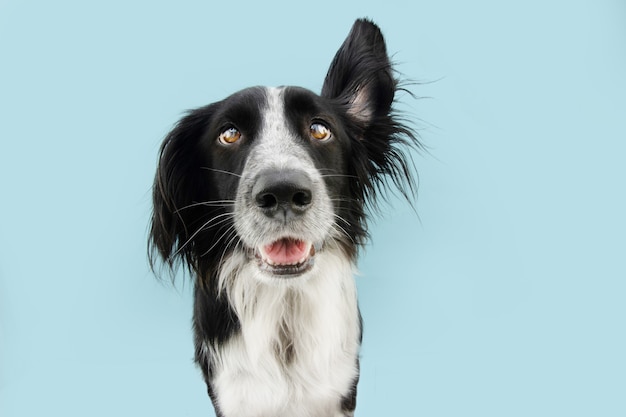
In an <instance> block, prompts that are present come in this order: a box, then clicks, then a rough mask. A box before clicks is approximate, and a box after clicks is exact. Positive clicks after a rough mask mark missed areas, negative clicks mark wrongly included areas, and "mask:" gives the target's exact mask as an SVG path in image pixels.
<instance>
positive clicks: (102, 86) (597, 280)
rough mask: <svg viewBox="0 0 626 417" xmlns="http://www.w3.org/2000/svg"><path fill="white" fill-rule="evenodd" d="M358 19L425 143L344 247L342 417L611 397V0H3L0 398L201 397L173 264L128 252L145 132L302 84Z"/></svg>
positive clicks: (608, 402)
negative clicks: (346, 362) (354, 402)
mask: <svg viewBox="0 0 626 417" xmlns="http://www.w3.org/2000/svg"><path fill="white" fill-rule="evenodd" d="M362 16H368V17H370V18H372V19H374V20H375V21H376V22H377V23H379V24H380V26H381V27H382V29H383V31H384V33H385V35H386V37H387V40H388V46H389V50H390V51H391V52H393V53H395V60H396V61H397V62H398V63H399V65H398V69H399V70H400V71H401V72H402V73H404V74H406V75H407V76H409V77H411V78H413V79H415V80H417V81H423V82H427V83H426V84H424V85H421V86H418V87H416V88H415V89H414V92H415V93H416V94H417V95H419V96H424V97H429V98H424V99H421V100H411V99H408V98H406V97H405V100H403V103H404V104H403V108H404V109H405V110H407V111H409V112H410V114H413V115H415V116H416V117H419V118H421V119H422V122H420V124H419V126H420V127H421V133H422V136H423V139H424V141H425V143H426V144H427V145H428V146H429V149H430V153H429V154H423V155H415V162H416V165H417V166H418V169H419V174H420V192H419V201H418V204H417V211H418V213H419V219H418V218H417V216H416V215H415V214H414V213H413V212H412V211H411V209H410V208H409V207H408V206H407V205H406V204H405V203H402V202H394V203H393V204H392V207H387V209H386V210H385V212H386V214H385V216H383V217H382V218H380V219H379V220H377V222H376V224H375V225H374V227H373V237H374V239H373V243H372V245H371V246H370V247H369V248H368V249H367V251H365V253H364V256H363V257H362V259H361V263H360V270H361V276H360V277H359V278H358V286H359V291H360V300H361V306H362V309H363V315H364V318H365V341H364V346H363V351H362V357H363V359H362V360H363V362H362V381H361V383H360V385H359V389H360V396H359V405H358V408H357V411H358V413H357V415H358V416H359V417H374V416H376V417H378V416H398V415H402V416H429V417H434V416H446V417H448V416H454V417H456V416H477V417H478V416H480V417H485V416H494V417H499V416H524V417H526V416H591V415H595V416H624V415H626V335H625V319H626V305H625V304H626V303H625V298H626V284H625V280H626V267H625V264H626V192H625V191H626V190H625V186H624V182H625V180H626V168H625V165H626V163H625V161H624V160H625V156H626V144H625V141H626V128H625V125H626V98H625V97H626V3H624V2H623V1H618V0H616V1H598V2H591V1H587V2H584V1H581V2H578V1H577V2H569V1H567V2H566V1H562V2H545V1H530V2H528V1H527V2H520V3H519V4H510V3H506V4H505V3H504V2H497V1H493V2H489V1H482V0H479V1H473V2H461V1H441V2H425V1H404V2H402V1H377V2H368V1H362V0H360V1H358V2H357V1H352V2H339V1H332V2H331V1H315V2H309V3H296V2H284V3H283V4H279V3H276V2H272V1H268V2H250V3H240V2H237V1H226V2H220V4H217V2H216V3H215V4H210V3H209V2H200V1H176V2H173V1H172V2H169V3H165V2H158V1H157V2H151V1H144V2H128V1H118V0H115V1H106V2H105V1H102V2H83V1H74V2H72V1H66V0H57V1H26V0H24V1H16V0H4V1H2V2H0V145H1V146H0V201H1V202H0V415H1V416H3V417H16V416H210V415H212V411H210V409H211V407H210V404H209V400H208V398H207V397H206V395H205V387H204V383H203V382H202V380H201V377H200V374H199V372H198V371H197V370H196V368H195V367H194V365H193V363H192V339H191V332H190V317H191V297H190V291H189V285H187V286H185V287H179V288H178V289H172V288H170V287H168V286H167V285H161V284H159V283H157V282H156V281H155V280H154V279H153V277H152V275H151V273H150V271H149V269H148V266H147V262H146V249H145V240H146V229H147V222H148V218H149V211H150V186H151V181H152V176H153V174H154V169H155V164H156V153H157V150H158V146H159V144H160V142H161V140H162V138H163V137H164V135H165V134H166V133H167V131H168V129H170V128H171V127H172V125H173V124H174V123H175V121H176V120H177V119H178V118H179V117H180V116H181V114H182V112H183V111H184V110H185V109H188V108H193V107H196V106H200V105H203V104H206V103H208V102H212V101H215V100H218V99H221V98H223V97H224V96H226V95H228V94H230V93H231V92H233V91H235V90H238V89H240V88H243V87H246V86H250V85H257V84H263V85H282V84H296V85H302V86H305V87H308V88H311V89H313V90H319V88H320V87H321V83H322V80H323V76H324V75H325V73H326V69H327V67H328V64H329V63H330V60H331V58H332V57H333V54H334V53H335V51H336V49H337V48H338V47H339V45H340V44H341V42H342V41H343V39H344V37H345V36H346V34H347V32H348V30H349V28H350V26H351V24H352V21H353V20H354V19H355V18H357V17H362ZM428 82H430V83H428ZM294 417H297V416H294Z"/></svg>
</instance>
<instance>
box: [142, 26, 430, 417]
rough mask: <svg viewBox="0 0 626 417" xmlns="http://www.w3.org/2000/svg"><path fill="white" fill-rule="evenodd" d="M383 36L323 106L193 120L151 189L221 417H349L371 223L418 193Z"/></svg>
mask: <svg viewBox="0 0 626 417" xmlns="http://www.w3.org/2000/svg"><path fill="white" fill-rule="evenodd" d="M399 89H400V88H399V85H398V80H397V79H396V78H395V77H394V72H393V70H392V67H391V63H390V61H389V58H388V56H387V52H386V47H385V42H384V40H383V36H382V34H381V32H380V30H379V28H378V27H377V26H376V25H375V24H373V23H372V22H370V21H369V20H365V19H359V20H357V21H356V22H355V23H354V26H353V27H352V30H351V32H350V34H349V35H348V37H347V39H346V40H345V42H344V43H343V45H342V46H341V47H340V48H339V51H338V52H337V54H336V56H335V58H334V59H333V61H332V63H331V65H330V69H329V71H328V74H327V75H326V79H325V81H324V84H323V87H322V92H321V95H317V94H315V93H313V92H311V91H309V90H305V89H303V88H298V87H278V88H266V87H252V88H248V89H245V90H242V91H240V92H237V93H235V94H233V95H231V96H229V97H227V98H226V99H224V100H222V101H219V102H217V103H213V104H210V105H207V106H205V107H201V108H199V109H196V110H193V111H190V112H189V113H188V114H187V115H186V116H185V117H183V118H182V119H181V120H180V121H179V122H178V124H177V125H176V126H175V127H174V129H173V130H172V131H171V132H170V133H169V134H168V135H167V137H166V138H165V141H164V143H163V145H162V147H161V150H160V155H159V162H158V169H157V173H156V178H155V182H154V191H153V203H154V212H153V217H152V224H151V230H150V248H151V250H150V254H151V256H150V261H151V265H152V267H153V268H154V267H155V263H156V261H157V258H159V257H160V258H162V260H164V262H165V264H166V265H168V266H169V267H170V268H175V266H176V265H178V264H180V263H182V264H183V265H184V266H185V267H186V268H187V269H188V270H189V271H190V273H191V275H192V276H193V277H194V280H193V282H194V297H195V302H194V313H193V330H194V334H195V360H196V362H197V364H198V366H199V367H200V369H201V370H202V373H203V375H204V379H205V382H206V384H207V387H208V394H209V396H210V398H211V401H212V402H213V405H214V407H215V410H216V413H217V415H218V416H220V417H322V416H323V417H328V416H334V417H339V416H352V415H353V413H354V408H355V405H356V386H357V381H358V379H359V357H358V355H359V346H360V344H361V317H360V314H359V309H358V305H357V294H356V287H355V282H354V278H353V275H354V272H355V262H356V257H357V253H358V250H359V247H360V246H362V244H363V243H364V242H365V239H366V237H367V225H366V217H367V216H366V214H367V213H368V212H369V211H371V209H375V207H376V197H377V196H379V197H380V196H381V194H382V196H383V197H384V195H385V194H386V192H387V191H388V185H389V183H391V185H395V187H396V189H397V190H398V191H399V192H400V193H401V194H403V195H405V197H406V196H409V195H413V194H414V188H415V182H414V179H413V176H412V173H411V169H410V168H411V166H412V164H411V163H410V160H409V159H407V155H406V153H405V152H404V151H403V149H405V150H406V149H407V148H406V146H419V143H418V141H417V139H416V135H415V134H414V133H413V132H412V130H411V129H410V128H409V127H408V126H406V125H405V124H404V123H403V122H402V120H400V119H399V117H398V115H397V113H396V112H395V111H394V110H393V108H392V105H393V103H394V96H395V93H396V92H397V91H398V90H399Z"/></svg>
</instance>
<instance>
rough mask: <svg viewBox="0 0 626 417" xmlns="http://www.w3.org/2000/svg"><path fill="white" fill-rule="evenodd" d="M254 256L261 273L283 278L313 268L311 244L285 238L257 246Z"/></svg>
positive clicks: (313, 249)
mask: <svg viewBox="0 0 626 417" xmlns="http://www.w3.org/2000/svg"><path fill="white" fill-rule="evenodd" d="M255 256H256V259H257V261H258V263H259V268H261V269H262V270H263V271H266V272H269V273H272V274H274V275H282V276H285V277H288V276H295V275H300V274H302V273H304V272H306V271H308V270H310V269H311V268H312V267H313V257H314V256H315V247H314V246H313V244H312V243H311V242H307V241H304V240H299V239H294V238H288V237H285V238H282V239H278V240H276V241H274V242H272V243H270V244H268V245H262V246H259V247H258V248H257V250H256V252H255Z"/></svg>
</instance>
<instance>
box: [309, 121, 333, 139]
mask: <svg viewBox="0 0 626 417" xmlns="http://www.w3.org/2000/svg"><path fill="white" fill-rule="evenodd" d="M310 131H311V137H312V138H313V139H317V140H327V139H329V138H330V129H329V128H328V127H326V126H325V125H323V124H321V123H312V124H311V127H310Z"/></svg>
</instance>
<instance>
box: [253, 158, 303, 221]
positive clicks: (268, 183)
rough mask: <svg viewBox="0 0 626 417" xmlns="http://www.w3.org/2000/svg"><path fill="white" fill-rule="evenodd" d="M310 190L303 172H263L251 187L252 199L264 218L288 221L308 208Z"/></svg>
mask: <svg viewBox="0 0 626 417" xmlns="http://www.w3.org/2000/svg"><path fill="white" fill-rule="evenodd" d="M311 188H312V182H311V179H310V178H309V176H308V175H307V174H306V173H305V172H303V171H300V170H271V171H263V172H261V173H260V174H259V175H258V177H257V180H256V181H255V183H254V186H253V187H252V197H253V198H254V201H255V203H256V205H257V207H259V208H260V209H261V210H262V211H263V213H264V214H265V215H266V216H268V217H272V218H278V219H282V220H289V219H291V218H293V217H295V216H298V215H300V214H303V213H304V212H305V211H306V210H307V209H308V208H309V206H310V205H311V202H312V200H313V192H312V191H311Z"/></svg>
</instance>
